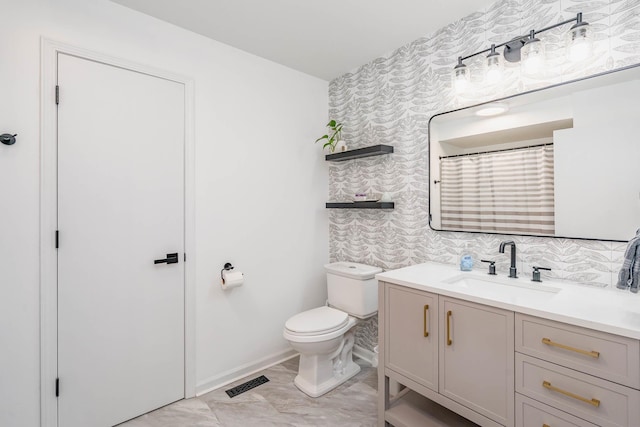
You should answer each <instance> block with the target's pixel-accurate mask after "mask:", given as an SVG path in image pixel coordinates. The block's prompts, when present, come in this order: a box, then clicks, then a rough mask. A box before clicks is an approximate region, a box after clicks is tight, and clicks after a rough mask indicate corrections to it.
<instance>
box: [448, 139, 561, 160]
mask: <svg viewBox="0 0 640 427" xmlns="http://www.w3.org/2000/svg"><path fill="white" fill-rule="evenodd" d="M547 145H553V142H549V143H546V144H536V145H527V146H526V147H514V148H503V149H502V150H489V151H479V152H477V153H465V154H453V155H451V156H440V157H439V158H440V160H442V159H450V158H453V157H464V156H476V155H478V154H487V153H501V152H504V151H515V150H526V149H527V148H536V147H544V146H547Z"/></svg>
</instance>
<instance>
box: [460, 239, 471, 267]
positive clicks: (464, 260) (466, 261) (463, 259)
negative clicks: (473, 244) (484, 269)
mask: <svg viewBox="0 0 640 427" xmlns="http://www.w3.org/2000/svg"><path fill="white" fill-rule="evenodd" d="M460 270H461V271H471V270H473V256H472V255H471V252H470V251H469V244H468V243H465V244H464V249H463V250H462V254H461V255H460Z"/></svg>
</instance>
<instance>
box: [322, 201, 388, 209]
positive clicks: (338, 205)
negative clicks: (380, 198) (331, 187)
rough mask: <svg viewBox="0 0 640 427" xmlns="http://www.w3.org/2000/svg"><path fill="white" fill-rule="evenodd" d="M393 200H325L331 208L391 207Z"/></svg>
mask: <svg viewBox="0 0 640 427" xmlns="http://www.w3.org/2000/svg"><path fill="white" fill-rule="evenodd" d="M394 205H395V204H394V202H327V208H332V209H393V207H394Z"/></svg>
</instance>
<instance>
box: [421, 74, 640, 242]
mask: <svg viewBox="0 0 640 427" xmlns="http://www.w3.org/2000/svg"><path fill="white" fill-rule="evenodd" d="M634 68H639V69H640V63H638V64H632V65H627V66H624V67H621V68H616V69H613V70H609V71H604V72H601V73H597V74H592V75H589V76H586V77H580V78H577V79H573V80H568V81H566V82H561V83H556V84H552V85H549V86H544V87H541V88H537V89H532V90H528V91H526V92H520V93H516V94H513V95H509V96H505V97H502V98H494V99H490V100H488V101H484V102H481V103H478V104H472V105H467V106H465V107H461V108H456V109H454V110H448V111H444V112H442V113H437V114H434V115H433V116H431V118H430V119H429V123H428V126H427V134H428V147H427V150H428V153H429V155H428V156H427V157H428V158H427V167H428V170H429V181H428V182H429V203H428V208H429V228H430V229H431V230H433V231H440V232H448V233H473V234H494V235H501V236H524V237H540V238H551V239H571V240H588V241H598V242H627V240H615V239H594V238H589V237H566V236H541V235H536V234H517V233H492V232H488V231H464V230H442V229H437V228H433V226H432V225H431V219H432V215H431V180H432V179H433V178H432V176H431V152H432V151H431V126H432V124H431V122H432V120H433V119H435V118H436V117H438V116H442V115H444V114H449V113H455V112H458V111H463V110H469V109H472V108H476V107H480V106H482V105H486V104H492V103H495V102H500V101H506V100H510V99H513V98H517V97H520V96H523V95H528V94H532V93H537V92H542V91H545V90H548V89H553V88H556V87H562V86H566V85H569V84H572V83H576V82H581V81H585V80H592V79H595V78H597V77H602V76H606V75H609V74H614V73H618V72H622V71H626V70H631V69H634Z"/></svg>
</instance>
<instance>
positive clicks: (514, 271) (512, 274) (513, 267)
mask: <svg viewBox="0 0 640 427" xmlns="http://www.w3.org/2000/svg"><path fill="white" fill-rule="evenodd" d="M507 245H511V267H509V277H512V278H514V279H515V278H517V277H518V270H517V269H516V242H514V241H513V240H509V241H508V242H502V243H500V249H499V250H498V251H499V252H500V253H501V254H503V253H504V247H505V246H507Z"/></svg>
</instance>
